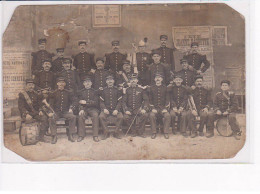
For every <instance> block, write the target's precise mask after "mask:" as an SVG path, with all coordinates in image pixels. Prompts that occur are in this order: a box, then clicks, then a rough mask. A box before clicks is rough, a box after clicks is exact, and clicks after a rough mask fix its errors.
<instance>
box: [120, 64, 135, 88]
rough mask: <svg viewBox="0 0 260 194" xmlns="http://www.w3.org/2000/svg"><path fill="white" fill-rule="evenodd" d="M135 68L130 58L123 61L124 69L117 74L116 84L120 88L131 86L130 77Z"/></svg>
mask: <svg viewBox="0 0 260 194" xmlns="http://www.w3.org/2000/svg"><path fill="white" fill-rule="evenodd" d="M133 73H134V70H133V68H132V66H131V64H130V61H129V60H124V61H123V71H122V72H120V73H118V74H117V79H116V80H117V81H116V84H117V85H118V88H120V89H121V88H128V87H129V86H130V78H131V76H132V74H133Z"/></svg>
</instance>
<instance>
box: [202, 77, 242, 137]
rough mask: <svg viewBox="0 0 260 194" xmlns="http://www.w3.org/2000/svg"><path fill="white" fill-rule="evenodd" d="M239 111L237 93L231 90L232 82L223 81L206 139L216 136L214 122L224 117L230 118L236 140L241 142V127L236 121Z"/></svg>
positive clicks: (210, 117) (210, 118) (209, 118)
mask: <svg viewBox="0 0 260 194" xmlns="http://www.w3.org/2000/svg"><path fill="white" fill-rule="evenodd" d="M237 109H238V101H237V97H236V96H235V93H234V92H233V91H231V90H230V81H229V80H223V81H221V92H218V93H216V96H215V99H214V110H215V113H214V114H210V115H209V117H208V128H209V130H208V134H206V137H212V136H214V121H215V120H217V119H219V118H221V117H222V116H227V117H228V122H229V125H230V127H231V130H232V131H233V136H234V137H235V139H237V140H239V139H240V136H241V131H240V127H239V125H238V122H237V119H236V113H235V112H236V111H237Z"/></svg>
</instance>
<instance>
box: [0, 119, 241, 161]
mask: <svg viewBox="0 0 260 194" xmlns="http://www.w3.org/2000/svg"><path fill="white" fill-rule="evenodd" d="M238 120H239V124H240V126H241V130H242V131H243V132H242V137H241V140H235V139H234V138H233V137H221V136H219V135H218V133H217V132H215V136H214V137H213V138H206V137H197V138H194V139H192V138H185V137H182V136H181V135H175V136H174V135H172V134H171V135H170V138H169V139H168V140H166V139H164V137H163V136H162V135H158V136H157V138H156V139H154V140H153V139H151V138H150V136H148V137H147V138H145V139H143V138H140V137H135V138H131V137H125V138H123V139H121V140H118V139H115V138H109V139H107V140H105V141H100V142H98V143H96V142H93V140H92V137H91V135H90V134H89V135H88V137H86V138H85V139H84V140H83V141H82V142H74V143H72V142H69V141H68V140H67V136H66V135H65V134H60V135H59V136H58V142H57V144H55V145H53V144H50V143H41V142H40V143H37V145H32V146H22V145H21V144H20V142H19V136H18V134H5V136H4V143H5V146H6V147H7V148H8V149H10V150H12V151H14V152H15V153H17V154H19V155H21V156H22V157H24V158H25V159H27V160H32V161H46V160H48V161H60V160H141V159H143V160H153V159H157V160H158V159H221V158H231V157H234V156H235V155H236V154H237V153H238V151H239V150H240V149H241V148H242V147H243V145H244V143H245V115H239V116H238ZM146 133H147V134H148V135H149V134H150V130H149V129H147V130H146Z"/></svg>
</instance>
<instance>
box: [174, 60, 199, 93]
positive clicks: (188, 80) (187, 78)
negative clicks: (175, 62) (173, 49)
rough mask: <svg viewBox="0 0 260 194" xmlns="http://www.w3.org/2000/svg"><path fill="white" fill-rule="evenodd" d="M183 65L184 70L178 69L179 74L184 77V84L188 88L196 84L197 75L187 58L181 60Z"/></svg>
mask: <svg viewBox="0 0 260 194" xmlns="http://www.w3.org/2000/svg"><path fill="white" fill-rule="evenodd" d="M180 62H181V65H182V70H180V71H178V72H177V74H178V75H180V76H181V77H182V80H183V82H182V85H184V86H186V87H187V88H189V87H192V86H194V79H195V77H196V73H194V71H191V70H189V68H188V67H189V64H188V61H187V59H181V60H180Z"/></svg>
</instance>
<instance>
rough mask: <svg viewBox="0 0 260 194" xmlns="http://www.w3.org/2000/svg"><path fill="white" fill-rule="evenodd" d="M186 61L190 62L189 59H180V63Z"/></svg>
mask: <svg viewBox="0 0 260 194" xmlns="http://www.w3.org/2000/svg"><path fill="white" fill-rule="evenodd" d="M184 62H188V60H187V59H181V60H180V63H181V64H182V63H184Z"/></svg>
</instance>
